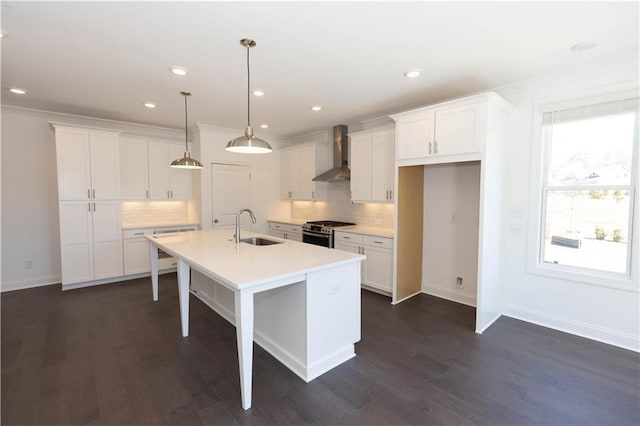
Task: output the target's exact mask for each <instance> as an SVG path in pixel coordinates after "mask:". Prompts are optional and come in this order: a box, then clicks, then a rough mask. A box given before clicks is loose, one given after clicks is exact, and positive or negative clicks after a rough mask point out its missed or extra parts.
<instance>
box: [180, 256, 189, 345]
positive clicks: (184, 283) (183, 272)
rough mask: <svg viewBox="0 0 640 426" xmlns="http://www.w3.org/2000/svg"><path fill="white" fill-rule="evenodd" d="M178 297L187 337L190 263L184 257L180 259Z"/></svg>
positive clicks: (184, 331) (181, 319)
mask: <svg viewBox="0 0 640 426" xmlns="http://www.w3.org/2000/svg"><path fill="white" fill-rule="evenodd" d="M178 297H179V299H180V323H181V325H182V337H187V336H188V335H189V264H188V263H187V262H185V261H184V260H182V259H178Z"/></svg>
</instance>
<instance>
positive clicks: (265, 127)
mask: <svg viewBox="0 0 640 426" xmlns="http://www.w3.org/2000/svg"><path fill="white" fill-rule="evenodd" d="M260 127H262V128H263V129H268V128H269V125H268V124H261V125H260Z"/></svg>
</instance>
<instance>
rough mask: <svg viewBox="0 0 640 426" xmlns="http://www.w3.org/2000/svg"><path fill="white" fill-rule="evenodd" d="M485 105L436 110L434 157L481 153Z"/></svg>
mask: <svg viewBox="0 0 640 426" xmlns="http://www.w3.org/2000/svg"><path fill="white" fill-rule="evenodd" d="M483 107H484V105H483V104H482V103H480V102H473V103H470V104H466V105H461V106H452V107H450V108H442V109H439V110H436V112H435V113H436V114H435V116H436V120H435V124H436V125H435V138H434V140H433V154H434V155H456V154H466V153H472V152H480V150H481V142H482V133H481V127H482V126H481V122H480V121H481V115H482V112H483Z"/></svg>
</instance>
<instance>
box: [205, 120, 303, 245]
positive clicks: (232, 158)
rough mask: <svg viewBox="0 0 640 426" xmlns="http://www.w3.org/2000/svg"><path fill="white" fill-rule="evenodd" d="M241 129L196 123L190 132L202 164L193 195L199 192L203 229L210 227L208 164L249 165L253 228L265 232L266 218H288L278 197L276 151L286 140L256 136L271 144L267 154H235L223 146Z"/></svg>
mask: <svg viewBox="0 0 640 426" xmlns="http://www.w3.org/2000/svg"><path fill="white" fill-rule="evenodd" d="M242 132H243V131H242V130H233V129H223V128H220V127H214V126H208V125H206V124H198V131H197V133H196V134H195V135H194V140H193V146H194V154H197V157H196V158H198V159H199V160H200V161H201V162H202V164H203V165H204V168H203V169H202V170H201V171H200V172H199V173H200V179H199V184H196V185H194V196H197V194H199V195H200V200H199V202H200V218H201V225H202V228H203V229H208V228H211V219H212V217H211V207H212V206H211V164H212V163H223V164H238V165H248V166H250V167H251V198H252V200H251V206H247V207H249V208H251V209H252V210H253V212H254V213H255V216H256V219H257V221H256V224H255V225H253V228H252V229H253V230H254V231H255V232H260V233H264V234H267V233H268V232H269V226H268V224H267V220H268V219H271V218H288V217H289V215H290V209H289V203H288V202H285V201H282V200H280V151H279V150H278V148H279V147H281V146H283V143H284V142H286V141H285V140H283V139H279V138H276V137H268V136H260V137H263V138H264V139H266V140H267V141H268V142H269V144H270V145H271V146H272V147H273V149H274V151H273V152H272V153H270V154H236V153H233V152H228V151H226V150H225V149H224V147H225V146H226V144H227V142H229V140H230V139H232V138H235V137H238V136H240V135H241V134H242Z"/></svg>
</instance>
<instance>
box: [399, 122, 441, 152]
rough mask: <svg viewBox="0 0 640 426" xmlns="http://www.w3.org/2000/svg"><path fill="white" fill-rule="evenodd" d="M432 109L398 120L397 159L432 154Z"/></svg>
mask: <svg viewBox="0 0 640 426" xmlns="http://www.w3.org/2000/svg"><path fill="white" fill-rule="evenodd" d="M434 121H435V115H434V113H433V111H429V112H426V113H424V114H420V115H418V116H415V117H411V118H402V119H401V120H400V121H398V125H397V132H398V151H397V154H398V159H399V160H407V159H412V158H423V157H428V156H430V155H433V132H434Z"/></svg>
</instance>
